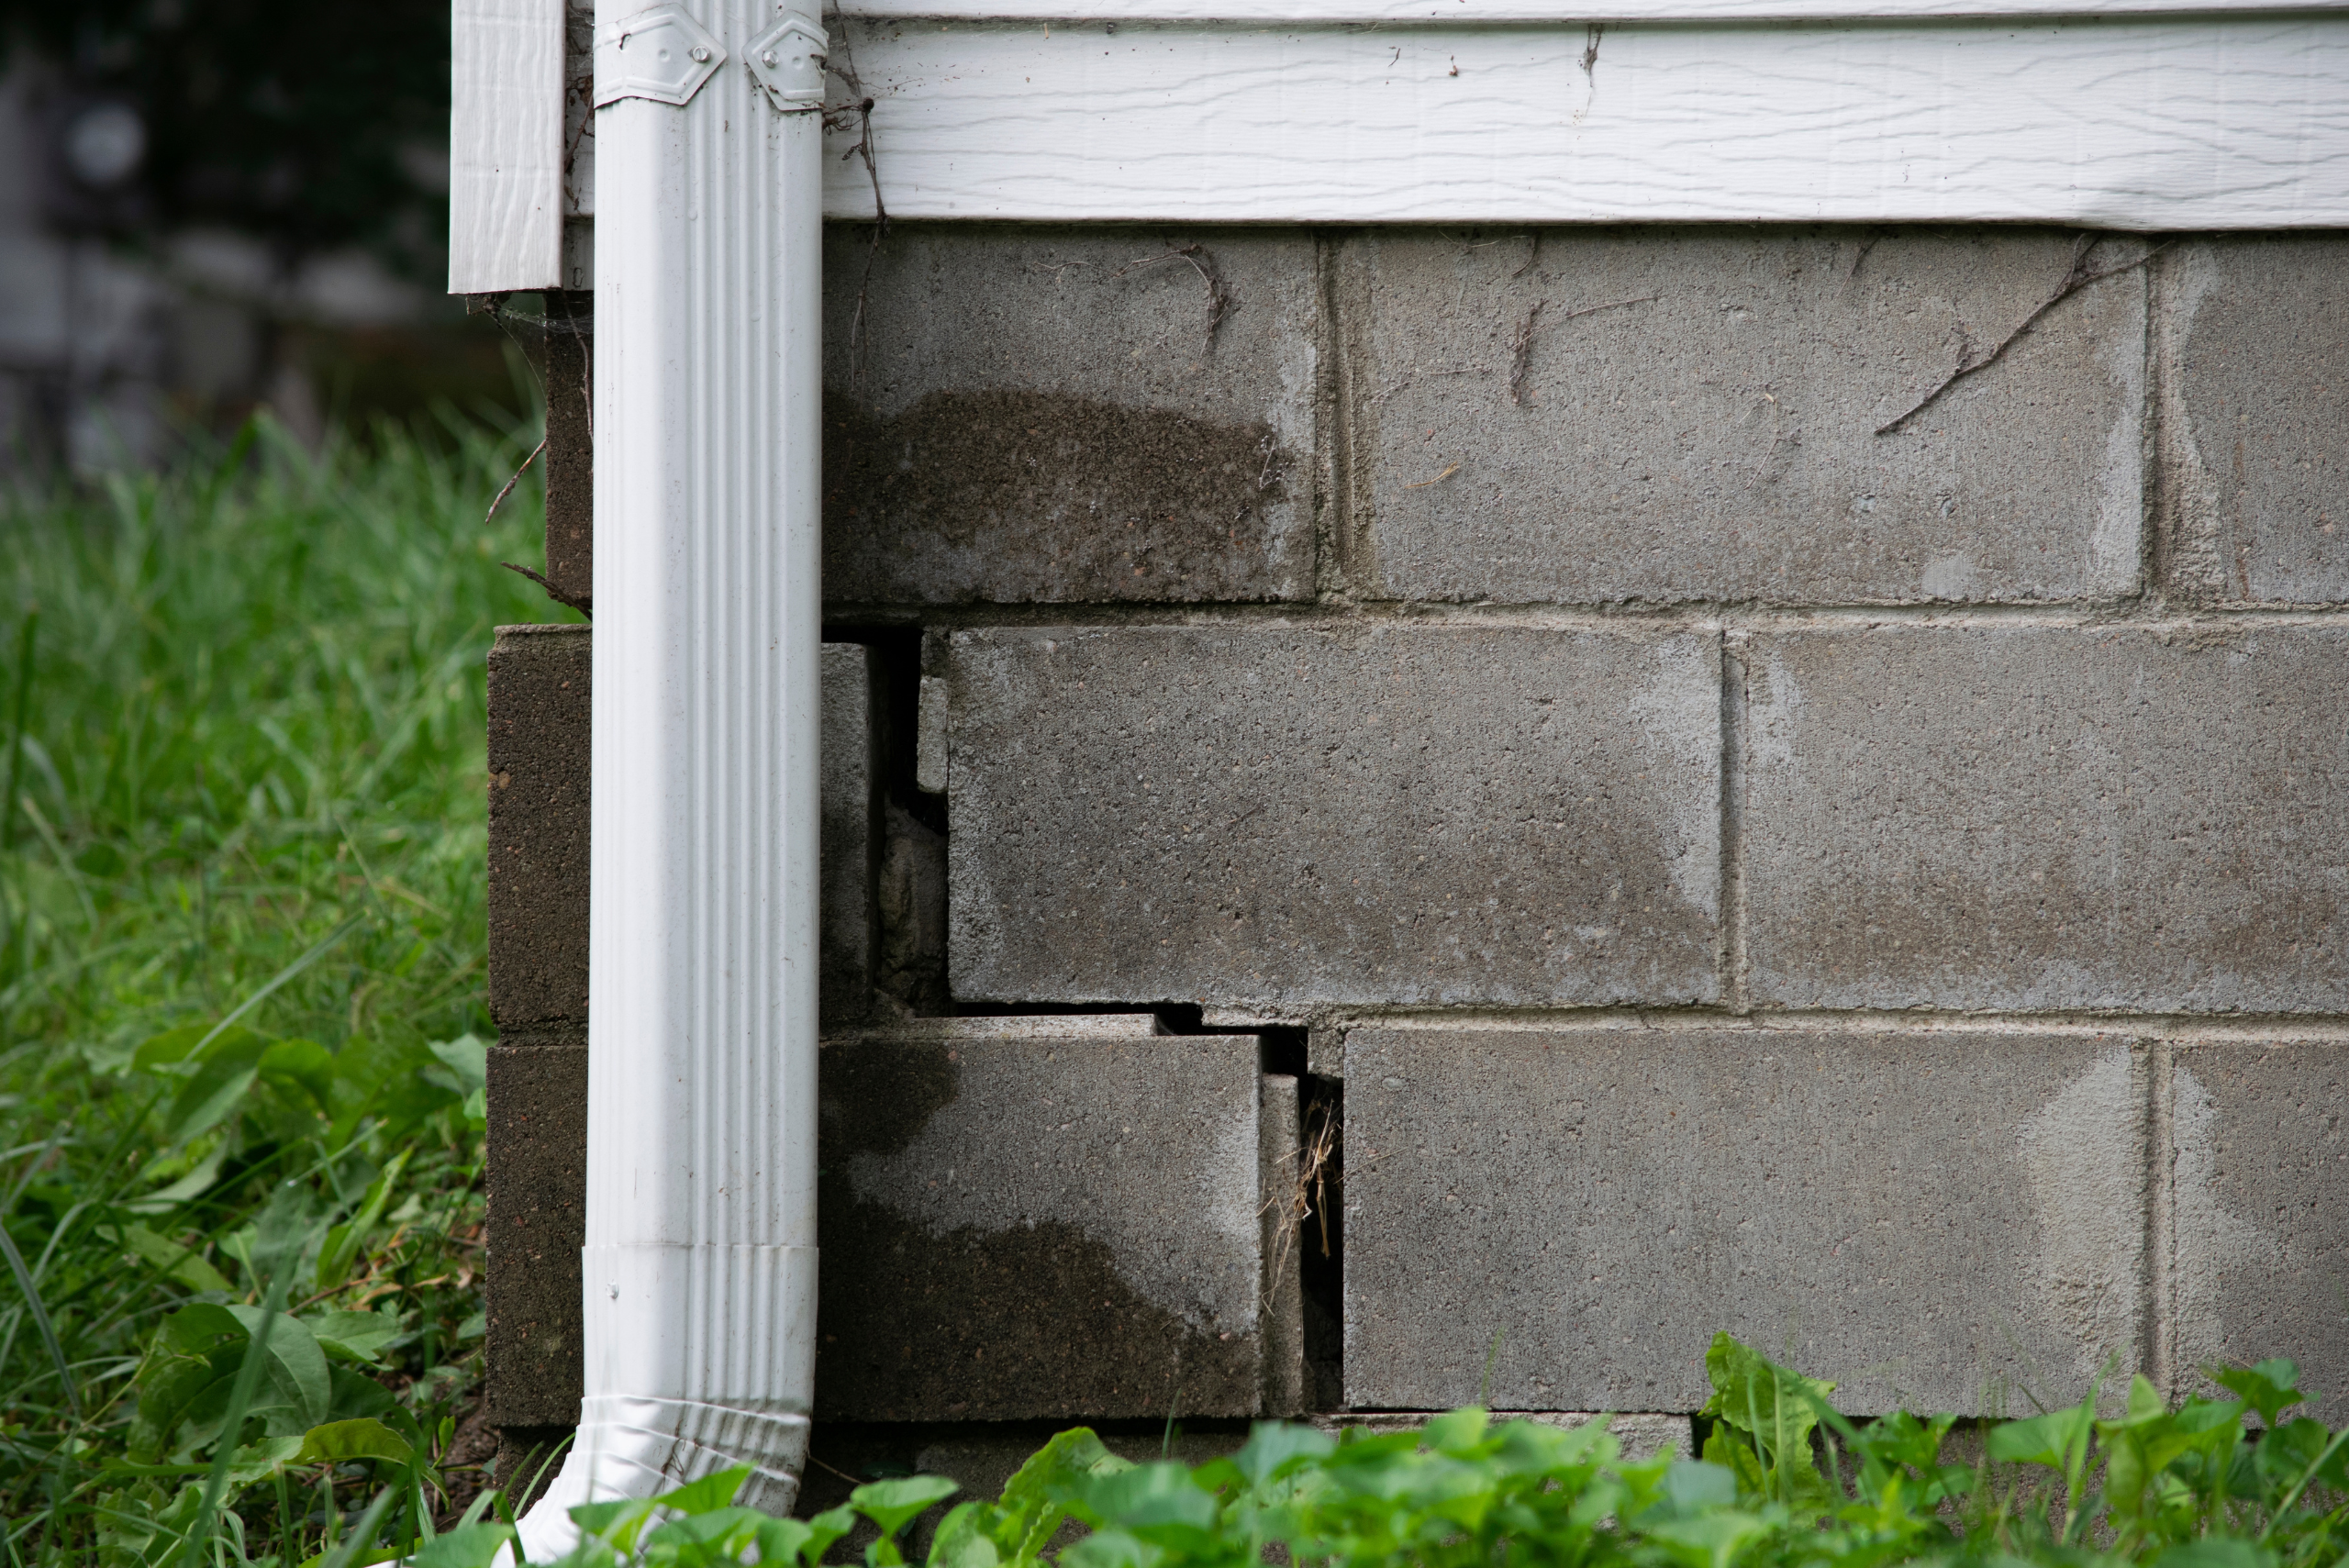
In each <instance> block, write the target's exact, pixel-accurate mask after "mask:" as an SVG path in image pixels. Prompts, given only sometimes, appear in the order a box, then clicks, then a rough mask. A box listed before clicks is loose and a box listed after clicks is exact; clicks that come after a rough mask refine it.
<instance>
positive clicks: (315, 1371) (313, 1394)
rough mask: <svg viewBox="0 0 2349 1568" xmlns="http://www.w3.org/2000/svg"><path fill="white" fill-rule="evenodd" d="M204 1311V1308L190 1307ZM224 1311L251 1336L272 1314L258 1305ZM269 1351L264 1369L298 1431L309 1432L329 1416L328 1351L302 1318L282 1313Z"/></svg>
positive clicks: (273, 1330) (272, 1331)
mask: <svg viewBox="0 0 2349 1568" xmlns="http://www.w3.org/2000/svg"><path fill="white" fill-rule="evenodd" d="M188 1310H190V1311H201V1310H203V1308H201V1307H192V1308H189V1309H188ZM223 1310H225V1311H227V1312H228V1313H230V1314H232V1315H233V1316H234V1317H235V1318H236V1320H237V1322H238V1323H239V1325H240V1326H241V1327H242V1328H243V1329H244V1330H245V1333H246V1335H247V1337H248V1338H250V1336H251V1335H252V1333H253V1331H254V1330H255V1329H259V1328H260V1327H261V1322H262V1318H266V1317H267V1316H269V1314H268V1313H267V1312H266V1311H264V1310H263V1309H262V1308H261V1307H244V1306H231V1307H226V1308H224V1309H223ZM265 1353H266V1354H267V1355H268V1357H269V1362H268V1365H267V1366H266V1367H265V1368H264V1371H265V1372H266V1373H267V1374H268V1376H269V1380H270V1383H271V1385H273V1388H274V1389H275V1391H276V1393H277V1395H278V1396H279V1399H280V1400H281V1402H282V1403H284V1405H286V1406H288V1407H291V1408H292V1410H293V1411H294V1413H295V1418H296V1419H298V1420H299V1421H300V1423H301V1425H300V1427H299V1428H297V1429H296V1430H297V1432H298V1431H306V1430H307V1429H310V1428H311V1427H315V1426H317V1425H318V1424H319V1423H320V1422H322V1421H324V1420H325V1419H326V1418H327V1407H328V1394H329V1392H330V1390H331V1387H332V1384H331V1381H330V1379H329V1377H328V1371H327V1357H326V1352H325V1351H322V1350H320V1349H319V1348H318V1341H317V1339H316V1337H314V1336H313V1335H312V1334H311V1332H310V1329H309V1326H308V1325H307V1324H305V1323H304V1322H303V1321H302V1320H301V1319H300V1318H288V1317H285V1316H284V1314H282V1313H281V1314H279V1315H278V1318H277V1321H276V1322H275V1323H273V1324H272V1325H271V1327H270V1330H269V1343H268V1346H267V1349H266V1351H265Z"/></svg>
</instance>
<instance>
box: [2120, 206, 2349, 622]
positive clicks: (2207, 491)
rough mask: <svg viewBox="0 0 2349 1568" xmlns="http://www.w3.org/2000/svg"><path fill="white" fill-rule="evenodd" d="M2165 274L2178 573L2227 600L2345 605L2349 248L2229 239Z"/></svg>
mask: <svg viewBox="0 0 2349 1568" xmlns="http://www.w3.org/2000/svg"><path fill="white" fill-rule="evenodd" d="M2160 265H2161V279H2162V282H2161V291H2160V294H2159V295H2158V296H2157V306H2158V310H2159V316H2158V317H2157V319H2158V320H2159V322H2160V326H2159V328H2158V330H2159V332H2160V335H2161V343H2162V351H2163V354H2164V356H2165V359H2166V360H2167V361H2168V362H2169V374H2168V375H2167V377H2166V378H2165V380H2166V384H2167V389H2168V391H2169V394H2170V398H2171V404H2170V406H2169V408H2168V410H2167V417H2165V419H2164V420H2163V437H2164V442H2165V447H2166V448H2167V450H2166V452H2165V456H2166V458H2167V460H2168V464H2169V470H2170V475H2171V484H2172V487H2173V489H2174V491H2175V495H2176V514H2177V515H2176V519H2175V527H2176V538H2175V539H2174V540H2173V548H2172V550H2171V552H2170V553H2171V558H2172V559H2171V571H2172V572H2173V573H2175V575H2176V577H2177V579H2178V580H2179V582H2180V583H2181V584H2182V585H2188V586H2191V587H2193V588H2195V589H2197V590H2199V592H2201V593H2204V594H2209V595H2213V596H2215V597H2218V598H2221V599H2227V600H2238V601H2241V600H2259V601H2277V600H2283V601H2294V602H2299V603H2303V604H2339V603H2342V602H2343V600H2349V449H2345V448H2344V444H2343V441H2342V439H2341V433H2342V431H2343V428H2349V239H2343V238H2341V237H2340V236H2338V235H2325V236H2312V237H2308V238H2302V237H2299V236H2292V237H2268V236H2260V237H2256V238H2254V237H2248V236H2245V237H2235V236H2228V237H2225V238H2221V239H2209V240H2197V241H2194V242H2191V243H2188V244H2187V245H2185V246H2183V247H2182V248H2181V249H2179V250H2176V252H2174V253H2172V254H2170V255H2168V256H2165V257H2164V258H2163V259H2162V261H2161V263H2160Z"/></svg>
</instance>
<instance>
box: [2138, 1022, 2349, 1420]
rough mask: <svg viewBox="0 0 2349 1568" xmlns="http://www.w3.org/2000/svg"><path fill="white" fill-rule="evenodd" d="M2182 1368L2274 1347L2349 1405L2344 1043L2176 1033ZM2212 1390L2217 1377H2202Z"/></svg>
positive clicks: (2174, 1193)
mask: <svg viewBox="0 0 2349 1568" xmlns="http://www.w3.org/2000/svg"><path fill="white" fill-rule="evenodd" d="M2169 1101H2170V1108H2169V1126H2170V1138H2171V1158H2170V1161H2169V1168H2168V1178H2169V1183H2168V1184H2169V1202H2170V1212H2171V1217H2172V1218H2171V1225H2170V1229H2171V1233H2172V1234H2173V1235H2174V1236H2175V1237H2176V1243H2175V1245H2176V1254H2175V1260H2174V1262H2173V1263H2172V1267H2171V1289H2172V1300H2171V1302H2170V1304H2169V1309H2170V1311H2171V1313H2172V1314H2173V1315H2174V1322H2175V1325H2176V1327H2175V1345H2176V1349H2175V1351H2174V1360H2175V1366H2174V1368H2173V1376H2174V1377H2175V1378H2176V1379H2177V1380H2178V1382H2179V1384H2180V1385H2181V1386H2197V1385H2200V1384H2201V1381H2202V1380H2201V1379H2200V1378H2199V1377H2197V1376H2196V1375H2195V1369H2197V1368H2199V1367H2202V1366H2210V1365H2216V1364H2223V1363H2230V1362H2232V1363H2236V1364H2244V1363H2248V1362H2257V1361H2264V1360H2266V1358H2268V1357H2269V1356H2289V1357H2291V1358H2292V1359H2293V1360H2294V1361H2295V1362H2299V1367H2300V1385H2301V1386H2302V1387H2303V1388H2309V1389H2313V1390H2315V1391H2316V1392H2317V1393H2318V1394H2320V1395H2321V1396H2322V1397H2321V1398H2319V1399H2318V1400H2316V1401H2315V1402H2314V1404H2313V1405H2312V1406H2310V1407H2307V1408H2303V1409H2302V1410H2300V1411H2299V1414H2300V1415H2304V1416H2317V1417H2321V1418H2322V1419H2323V1420H2324V1421H2325V1423H2326V1424H2327V1425H2329V1426H2336V1427H2337V1426H2339V1425H2341V1424H2342V1422H2343V1419H2344V1418H2349V1131H2344V1129H2343V1125H2342V1122H2343V1106H2349V1043H2344V1042H2343V1041H2341V1040H2296V1041H2286V1042H2281V1043H2277V1044H2274V1045H2261V1044H2255V1043H2244V1042H2236V1041H2228V1042H2210V1043H2196V1044H2188V1045H2180V1046H2178V1047H2177V1048H2176V1051H2175V1053H2174V1055H2173V1056H2172V1059H2171V1067H2170V1083H2169ZM2206 1392H2208V1390H2206Z"/></svg>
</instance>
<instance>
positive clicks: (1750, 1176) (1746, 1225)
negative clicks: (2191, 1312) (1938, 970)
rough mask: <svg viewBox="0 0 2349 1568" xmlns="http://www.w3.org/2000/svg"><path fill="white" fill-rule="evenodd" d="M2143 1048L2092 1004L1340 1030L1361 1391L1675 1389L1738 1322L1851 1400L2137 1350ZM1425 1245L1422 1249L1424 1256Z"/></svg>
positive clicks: (1495, 1393)
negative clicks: (2067, 1019) (1983, 1023)
mask: <svg viewBox="0 0 2349 1568" xmlns="http://www.w3.org/2000/svg"><path fill="white" fill-rule="evenodd" d="M2149 1076H2150V1074H2149V1073H2147V1072H2146V1071H2145V1070H2144V1069H2143V1067H2142V1066H2141V1065H2140V1058H2139V1054H2138V1053H2137V1052H2135V1051H2132V1049H2131V1047H2130V1045H2129V1043H2128V1042H2126V1041H2124V1040H2121V1039H2118V1038H2116V1037H2112V1036H2108V1035H2090V1034H2087V1033H2065V1034H2056V1033H2021V1032H2016V1033H1997V1032H1991V1031H1987V1030H1982V1031H1957V1030H1950V1031H1934V1032H1922V1031H1920V1032H1916V1033H1900V1032H1896V1031H1891V1030H1872V1029H1852V1030H1829V1029H1734V1028H1720V1029H1710V1028H1687V1029H1354V1030H1353V1031H1351V1032H1350V1033H1349V1034H1348V1036H1347V1039H1346V1142H1345V1185H1346V1278H1345V1312H1346V1323H1345V1333H1346V1355H1345V1378H1346V1395H1347V1400H1348V1403H1350V1404H1353V1405H1356V1406H1364V1405H1367V1406H1374V1407H1375V1406H1388V1407H1407V1408H1417V1409H1431V1408H1443V1407H1449V1406H1453V1405H1458V1404H1463V1403H1466V1402H1469V1401H1471V1400H1474V1399H1475V1397H1476V1396H1477V1392H1478V1389H1479V1386H1480V1383H1481V1382H1482V1380H1483V1379H1484V1378H1485V1377H1486V1364H1487V1362H1488V1360H1489V1362H1490V1366H1491V1371H1490V1373H1489V1376H1490V1387H1491V1391H1492V1399H1491V1402H1492V1403H1493V1405H1495V1406H1496V1407H1500V1408H1505V1409H1510V1408H1532V1409H1544V1408H1549V1409H1578V1410H1594V1409H1618V1410H1660V1411H1686V1410H1693V1409H1696V1408H1698V1407H1699V1406H1700V1405H1702V1404H1703V1402H1704V1400H1705V1399H1706V1397H1707V1396H1708V1394H1709V1385H1708V1383H1707V1380H1706V1377H1705V1368H1704V1355H1705V1348H1706V1346H1707V1345H1708V1344H1709V1342H1710V1341H1711V1339H1712V1336H1713V1334H1714V1333H1715V1331H1716V1330H1720V1329H1727V1330H1728V1331H1729V1332H1731V1333H1732V1334H1735V1335H1737V1336H1738V1337H1739V1338H1740V1339H1742V1340H1745V1341H1746V1342H1748V1343H1749V1344H1753V1345H1756V1346H1759V1347H1761V1348H1763V1349H1765V1350H1766V1351H1769V1352H1770V1353H1771V1354H1772V1355H1774V1356H1776V1357H1778V1358H1779V1359H1781V1360H1783V1361H1786V1362H1788V1363H1790V1364H1792V1365H1794V1366H1796V1367H1798V1368H1800V1369H1803V1370H1805V1371H1808V1372H1811V1373H1815V1374H1818V1375H1822V1376H1828V1377H1832V1378H1835V1379H1838V1380H1839V1387H1838V1389H1837V1392H1836V1396H1835V1401H1836V1404H1837V1405H1838V1406H1839V1407H1842V1408H1843V1409H1845V1410H1848V1411H1852V1412H1854V1413H1868V1412H1875V1411H1882V1410H1886V1409H1889V1408H1891V1407H1894V1406H1896V1405H1906V1406H1907V1407H1909V1408H1911V1409H1917V1410H1956V1411H1961V1412H1972V1411H1979V1410H1982V1409H1984V1408H1985V1407H1986V1401H1995V1399H1996V1397H1997V1395H1998V1389H1999V1387H2000V1385H2001V1383H2002V1380H2003V1381H2005V1382H2007V1383H2009V1384H2014V1383H2020V1382H2023V1381H2028V1382H2029V1383H2030V1384H2031V1385H2032V1388H2033V1389H2034V1390H2036V1391H2037V1392H2039V1393H2040V1395H2041V1396H2043V1397H2047V1396H2054V1397H2055V1398H2076V1397H2078V1396H2079V1394H2080V1393H2081V1391H2083V1390H2084V1389H2085V1388H2086V1387H2087V1384H2088V1381H2089V1379H2090V1378H2091V1377H2093V1376H2095V1375H2096V1374H2097V1373H2098V1372H2099V1369H2100V1368H2101V1367H2102V1366H2103V1364H2104V1362H2105V1358H2106V1357H2107V1356H2108V1355H2117V1356H2118V1357H2119V1359H2120V1362H2121V1366H2122V1367H2123V1368H2125V1369H2133V1368H2135V1367H2137V1366H2138V1365H2139V1364H2141V1359H2142V1354H2143V1346H2141V1344H2140V1343H2139V1338H2138V1337H2139V1335H2140V1334H2141V1332H2142V1328H2141V1325H2142V1323H2143V1317H2144V1313H2143V1307H2144V1306H2145V1305H2146V1303H2145V1287H2144V1283H2143V1282H2144V1275H2145V1262H2146V1259H2145V1240H2144V1238H2145V1233H2146V1218H2147V1203H2148V1195H2147V1190H2146V1189H2147V1188H2148V1186H2149V1184H2150V1174H2149V1162H2148V1158H2147V1155H2148V1151H2147V1148H2146V1129H2147V1125H2148V1122H2149V1119H2150V1112H2151V1103H2150V1098H2149V1090H2148V1078H2149ZM1438 1260H1440V1262H1438Z"/></svg>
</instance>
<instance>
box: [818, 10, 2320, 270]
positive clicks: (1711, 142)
mask: <svg viewBox="0 0 2349 1568" xmlns="http://www.w3.org/2000/svg"><path fill="white" fill-rule="evenodd" d="M876 3H879V4H894V3H900V0H865V4H866V5H867V6H868V8H869V7H870V6H873V5H874V4H876ZM902 3H907V4H910V3H912V0H902ZM988 3H989V4H990V5H991V6H994V7H996V8H1000V6H1003V5H1005V4H1008V3H1011V0H988ZM1150 3H1158V4H1171V3H1172V0H1150ZM1237 3H1240V0H1222V4H1220V5H1219V6H1218V8H1219V9H1230V8H1231V6H1233V5H1234V4H1237ZM1421 3H1422V4H1424V0H1421ZM1473 3H1474V4H1475V5H1476V6H1480V7H1482V8H1483V9H1484V10H1485V11H1486V12H1493V11H1497V10H1499V9H1502V8H1505V7H1507V6H1512V5H1516V6H1531V5H1532V4H1533V0H1473ZM1711 3H1712V4H1715V5H1720V4H1732V3H1740V0H1711ZM1753 3H1754V4H1756V5H1760V4H1765V3H1767V4H1772V5H1783V4H1785V0H1753ZM1846 3H1847V4H1848V0H1846ZM936 4H937V0H929V8H931V9H935V8H936ZM1296 4H1297V0H1286V5H1287V6H1288V7H1290V8H1292V9H1293V8H1295V6H1296ZM832 29H833V33H834V37H835V64H836V65H838V64H841V63H844V62H846V63H852V65H853V67H854V69H855V71H856V72H857V75H858V79H859V80H860V82H861V83H862V84H863V89H864V91H865V92H866V93H867V94H868V95H871V96H873V97H874V99H875V107H874V114H873V122H874V149H875V152H876V157H877V161H878V165H879V172H880V181H881V190H882V195H883V198H884V199H885V202H886V203H887V206H888V209H889V213H890V216H892V217H907V218H912V217H924V218H932V217H956V218H996V219H1012V220H1101V219H1111V220H1114V219H1129V220H1143V221H1149V220H1163V221H1186V222H1234V223H1279V222H1315V223H1411V222H1505V223H1650V222H1678V221H1696V222H1706V221H1741V222H1772V221H1793V222H1806V221H1861V222H1869V221H1876V222H1908V221H1923V222H1959V221H1988V222H2053V223H2066V224H2084V225H2092V226H2102V227H2110V228H2140V229H2200V228H2289V227H2309V226H2327V225H2342V224H2349V13H2344V12H2343V11H2340V10H2332V11H2326V12H2321V13H2314V14H2308V15H2299V16H2279V15H2277V14H2275V13H2274V12H2273V11H2272V10H2266V11H2263V12H2261V13H2259V14H2257V15H2249V14H2244V15H2214V14H2211V13H2210V12H2209V11H2207V10H2204V11H2200V12H2198V13H2196V14H2194V15H2192V16H2180V17H2129V18H2111V19H2097V18H2073V19H2067V20H2060V21H2046V20H2027V21H2010V20H1999V21H1973V22H1948V23H1904V22H1888V23H1887V22H1880V21H1879V22H1868V23H1848V22H1838V23H1832V24H1829V23H1808V24H1801V25H1788V26H1753V25H1746V24H1735V25H1731V24H1709V25H1692V24H1687V23H1676V24H1674V25H1669V26H1659V25H1640V24H1626V25H1621V26H1609V27H1606V28H1603V29H1598V28H1593V27H1590V26H1586V25H1585V24H1583V23H1581V22H1575V23H1573V24H1562V23H1556V22H1552V23H1543V24H1527V23H1479V24H1476V25H1450V24H1447V25H1442V26H1437V25H1430V24H1418V25H1412V26H1408V27H1393V28H1354V27H1345V26H1332V25H1327V24H1321V25H1315V26H1309V27H1297V26H1287V27H1269V26H1267V27H1241V26H1232V25H1226V24H1219V23H1208V22H1192V23H1183V22H1169V23H1140V24H1136V23H1129V22H1120V23H1119V24H1116V25H1115V27H1114V28H1111V27H1110V26H1109V25H1108V24H1105V23H1103V22H1099V21H1090V22H1085V23H1081V24H1068V23H1060V24H1051V23H1041V24H1040V23H1034V22H1025V23H1001V22H996V23H986V22H965V21H955V20H952V19H945V20H941V19H936V18H930V19H905V20H894V19H876V18H870V17H865V18H859V17H850V18H846V19H841V18H835V19H834V20H833V22H832ZM842 43H845V44H847V45H848V46H849V47H848V49H847V50H844V51H843V50H841V48H840V45H841V44H842ZM1594 44H1595V45H1596V54H1595V56H1593V57H1591V58H1590V60H1589V63H1588V65H1587V66H1586V64H1585V59H1586V54H1588V53H1589V51H1590V50H1591V49H1592V46H1593V45H1594ZM834 119H835V121H836V122H839V121H843V120H845V121H848V122H852V121H853V119H854V117H853V116H847V117H840V116H835V117H834ZM856 136H857V132H856V128H855V127H854V125H853V123H847V124H844V125H843V124H838V123H836V125H835V127H834V128H832V129H831V131H830V132H829V135H828V138H827V139H828V143H829V147H830V149H831V151H830V156H829V157H828V158H827V160H826V170H827V172H826V182H827V183H826V190H825V210H826V213H827V215H828V216H829V217H870V216H872V213H873V193H872V190H871V187H870V186H869V184H868V183H867V179H866V174H865V171H864V167H863V162H862V161H859V160H857V159H855V158H854V157H852V156H850V157H844V156H843V154H846V153H848V151H849V150H850V149H851V148H852V147H853V146H854V144H855V141H856Z"/></svg>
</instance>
